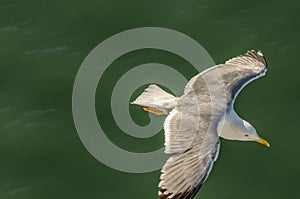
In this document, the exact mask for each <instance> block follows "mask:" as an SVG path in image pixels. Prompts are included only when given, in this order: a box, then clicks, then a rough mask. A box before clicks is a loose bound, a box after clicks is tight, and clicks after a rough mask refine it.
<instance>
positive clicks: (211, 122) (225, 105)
mask: <svg viewBox="0 0 300 199" xmlns="http://www.w3.org/2000/svg"><path fill="white" fill-rule="evenodd" d="M265 72H266V62H265V59H264V58H263V55H262V54H261V52H256V51H254V50H252V51H248V52H247V53H245V54H243V55H240V56H238V57H235V58H233V59H230V60H229V61H227V62H226V63H225V64H220V65H216V66H213V67H211V68H209V69H207V70H205V71H203V72H202V73H200V74H198V75H196V76H195V77H193V78H192V79H191V80H190V81H189V82H188V84H187V85H186V87H185V90H184V94H183V95H182V96H181V97H175V96H173V95H171V94H169V93H167V92H165V91H164V90H162V89H161V88H159V87H158V86H156V85H150V86H149V87H148V88H147V89H146V90H145V91H144V92H143V93H142V94H141V95H140V96H139V97H138V98H137V99H136V100H135V101H134V102H133V104H138V105H140V106H143V107H145V108H144V110H146V111H149V112H152V113H155V114H167V115H168V116H167V118H166V119H165V122H164V131H165V153H168V154H172V155H173V156H171V157H170V158H169V159H168V160H167V162H166V164H165V165H164V167H163V168H162V171H161V172H162V174H161V177H160V179H161V181H160V183H159V198H160V199H191V198H193V197H194V195H195V194H196V193H197V191H198V190H199V188H200V187H201V186H202V184H203V183H204V181H205V180H206V179H207V177H208V175H209V173H210V171H211V168H212V166H213V163H214V161H215V160H216V159H217V157H218V153H219V148H220V140H219V137H223V138H225V139H230V140H243V141H251V140H253V141H257V142H260V143H262V144H264V145H269V144H268V143H267V142H266V141H265V140H264V139H262V138H260V137H259V136H258V135H257V133H256V130H255V129H254V127H253V126H251V125H250V124H249V123H248V122H247V121H245V120H243V119H241V118H240V117H239V116H238V114H237V113H236V112H235V111H234V109H233V104H234V100H235V98H236V96H237V94H238V93H239V91H240V90H241V89H242V88H243V87H244V86H245V85H246V84H248V83H249V82H251V81H253V80H254V79H256V78H258V77H260V76H262V75H264V74H265Z"/></svg>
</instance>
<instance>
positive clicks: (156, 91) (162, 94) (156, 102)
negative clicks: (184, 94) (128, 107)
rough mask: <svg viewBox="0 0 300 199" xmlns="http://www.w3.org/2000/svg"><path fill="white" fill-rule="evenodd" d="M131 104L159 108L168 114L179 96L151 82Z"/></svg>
mask: <svg viewBox="0 0 300 199" xmlns="http://www.w3.org/2000/svg"><path fill="white" fill-rule="evenodd" d="M131 104H137V105H140V106H143V107H149V108H153V109H157V110H159V111H162V112H164V113H165V114H168V113H169V112H170V111H171V110H172V109H173V108H174V107H175V106H176V104H177V98H176V97H175V96H173V95H171V94H169V93H167V92H166V91H164V90H163V89H161V88H160V87H158V86H157V85H155V84H151V85H149V87H148V88H146V89H145V91H144V92H143V93H142V94H141V95H140V96H138V97H137V98H136V100H134V101H133V102H131Z"/></svg>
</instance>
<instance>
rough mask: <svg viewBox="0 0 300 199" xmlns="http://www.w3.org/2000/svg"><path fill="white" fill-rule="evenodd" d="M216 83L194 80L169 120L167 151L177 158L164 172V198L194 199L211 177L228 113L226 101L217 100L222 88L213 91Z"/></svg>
mask: <svg viewBox="0 0 300 199" xmlns="http://www.w3.org/2000/svg"><path fill="white" fill-rule="evenodd" d="M215 81H216V79H213V78H211V75H206V76H205V75H204V76H202V75H198V76H197V77H196V78H194V79H193V80H192V82H190V83H189V84H190V90H189V92H188V93H185V94H184V95H183V96H182V97H180V98H179V99H178V104H177V105H176V107H175V108H174V109H173V110H172V111H171V112H170V113H169V115H168V117H167V118H166V120H165V123H164V130H165V152H166V153H169V154H173V156H172V157H170V158H169V159H168V160H167V162H166V164H165V165H164V167H163V169H162V171H161V172H162V174H161V177H160V179H161V181H160V183H159V198H160V199H191V198H193V196H194V195H195V194H196V193H197V191H198V190H199V188H200V187H201V185H202V184H203V183H204V182H205V180H206V178H207V177H208V175H209V172H210V170H211V168H212V166H213V162H214V161H215V159H216V157H217V154H218V151H219V136H218V129H219V126H220V124H221V123H222V118H223V116H224V114H225V111H226V104H225V103H224V102H222V99H223V98H222V99H221V100H217V101H216V99H219V98H218V97H217V96H219V92H218V91H219V89H220V86H217V87H216V88H213V87H215V86H216V85H215V83H216V82H215ZM216 95H217V96H216ZM216 103H219V104H216Z"/></svg>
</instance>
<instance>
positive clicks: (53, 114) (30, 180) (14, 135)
mask: <svg viewBox="0 0 300 199" xmlns="http://www.w3.org/2000/svg"><path fill="white" fill-rule="evenodd" d="M299 6H300V3H299V2H297V1H292V0H286V1H279V0H259V1H258V0H252V1H237V0H234V1H233V0H230V1H215V0H142V1H137V0H110V1H108V0H101V1H97V0H91V1H79V0H72V1H70V0H65V1H58V0H53V1H43V0H27V1H11V0H0V56H1V62H0V118H1V119H0V199H23V198H24V199H34V198H45V199H47V198H49V199H50V198H51V199H52V198H72V199H77V198H78V199H79V198H80V199H81V198H87V199H94V198H106V199H115V198H144V199H153V198H157V184H158V181H159V175H160V172H159V171H155V172H151V173H145V174H130V173H123V172H120V171H116V170H113V169H111V168H109V167H107V166H105V165H103V164H101V163H100V162H99V161H98V160H96V159H94V158H93V157H92V156H91V155H90V154H89V152H88V151H87V150H86V149H85V147H84V146H83V144H82V143H81V141H80V139H79V136H78V134H77V132H76V129H75V126H74V123H73V117H72V106H71V105H72V88H73V83H74V79H75V76H76V73H77V71H78V69H79V67H80V65H81V63H82V61H83V60H84V58H85V57H86V56H87V54H88V53H89V52H90V51H91V50H92V49H93V48H94V47H95V46H96V45H98V44H99V43H100V42H102V41H103V40H105V39H106V38H108V37H110V36H112V35H114V34H117V33H119V32H121V31H125V30H128V29H132V28H137V27H147V26H155V27H164V28H170V29H174V30H176V31H180V32H182V33H184V34H187V35H188V36H190V37H192V38H193V39H195V40H196V41H197V42H199V43H200V44H201V45H202V46H203V47H204V48H205V49H206V50H207V51H208V52H209V54H210V55H211V57H212V58H213V59H214V61H215V62H216V63H223V62H224V61H226V60H227V59H229V58H231V57H233V56H235V55H237V54H240V53H243V52H245V51H247V50H249V49H256V50H259V49H260V50H262V52H263V53H264V55H265V57H266V59H267V62H268V66H269V71H268V73H267V76H265V77H264V78H261V79H259V80H257V81H255V82H253V83H252V84H250V85H248V86H247V87H246V88H245V89H244V90H243V91H242V92H241V93H240V95H239V97H238V98H237V100H236V104H235V106H236V111H237V112H238V113H239V114H240V115H241V116H242V117H243V118H245V119H247V120H248V121H249V122H250V123H252V124H253V125H254V126H255V127H256V129H257V131H258V132H259V133H260V134H261V136H262V137H265V138H266V139H267V140H268V141H269V142H270V143H271V148H269V149H268V148H265V147H264V146H262V145H259V144H257V143H252V142H251V143H245V142H233V141H226V140H222V145H221V153H220V156H219V159H218V161H217V162H216V164H215V166H214V168H213V171H212V173H211V175H210V177H209V178H208V180H207V182H206V183H205V185H204V186H203V187H202V189H201V190H200V192H199V193H198V195H197V196H196V198H206V199H212V198H218V199H220V198H244V199H252V198H256V199H269V198H272V199H277V198H278V199H279V198H287V197H288V198H292V197H293V198H295V197H297V195H298V193H299V183H298V180H299V177H300V169H299V168H300V160H299V152H300V147H299V141H300V132H299V129H300V123H299V122H298V118H299V114H300V112H299V110H300V109H299V105H298V104H299V103H298V102H299V97H300V94H299V88H300V78H299V77H298V76H299V74H298V73H299V72H300V69H299V66H298V63H297V62H296V60H297V58H298V57H299V55H298V54H299V52H300V51H299V50H300V49H299V38H298V36H299V34H300V28H299V25H300V17H299ZM149 62H157V63H163V64H166V65H170V66H172V67H174V68H177V69H178V70H182V69H183V68H186V67H187V66H188V63H187V62H186V61H184V60H183V59H181V58H180V57H177V56H175V55H174V54H170V53H167V52H163V51H159V50H140V51H136V52H132V53H128V54H126V55H124V56H122V57H120V58H119V59H118V60H116V61H115V62H114V63H113V64H112V65H111V67H110V68H109V69H108V70H107V71H106V72H105V75H104V76H103V78H102V79H101V80H100V82H99V85H98V90H97V94H96V108H97V114H102V118H103V120H101V121H100V123H101V125H103V128H104V129H105V130H106V131H105V132H109V133H107V136H108V137H109V138H110V139H111V140H112V141H113V142H114V143H115V144H116V145H118V146H119V147H122V148H124V149H127V150H130V151H135V152H144V151H151V150H155V149H158V148H160V147H162V146H163V132H161V133H159V134H158V135H156V136H154V137H152V138H149V139H136V138H133V137H129V136H128V135H126V134H125V133H123V132H122V131H121V130H120V129H119V128H118V127H117V126H116V125H115V123H114V121H113V119H112V114H111V111H110V109H109V107H110V97H111V92H112V89H113V87H114V85H115V83H116V81H117V80H118V78H119V77H120V76H121V75H122V74H123V73H124V72H126V71H127V70H129V69H130V68H132V67H134V66H136V65H138V64H143V63H149ZM187 68H188V67H187ZM185 73H186V76H187V77H188V78H191V77H192V76H194V75H196V71H195V70H188V69H187V70H185ZM141 89H143V88H142V87H141ZM137 92H138V91H137ZM137 94H138V93H135V94H133V97H134V96H136V95H137ZM130 111H131V115H132V118H133V119H134V120H135V121H136V122H137V123H138V124H140V125H146V124H147V122H149V118H148V115H147V114H146V113H144V112H143V111H142V109H141V108H139V107H130ZM103 116H105V117H103Z"/></svg>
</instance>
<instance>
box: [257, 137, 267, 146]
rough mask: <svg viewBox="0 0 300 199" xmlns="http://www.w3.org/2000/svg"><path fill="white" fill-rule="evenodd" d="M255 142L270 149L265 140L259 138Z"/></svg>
mask: <svg viewBox="0 0 300 199" xmlns="http://www.w3.org/2000/svg"><path fill="white" fill-rule="evenodd" d="M255 141H256V142H258V143H261V144H263V145H265V146H266V147H270V144H269V142H268V141H267V140H265V139H263V138H261V137H260V138H259V139H258V140H255Z"/></svg>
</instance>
